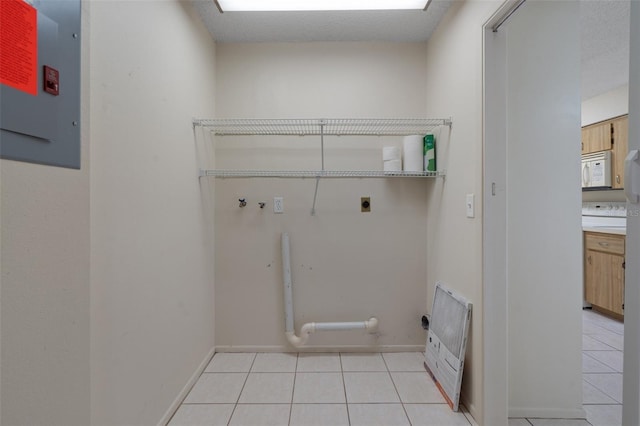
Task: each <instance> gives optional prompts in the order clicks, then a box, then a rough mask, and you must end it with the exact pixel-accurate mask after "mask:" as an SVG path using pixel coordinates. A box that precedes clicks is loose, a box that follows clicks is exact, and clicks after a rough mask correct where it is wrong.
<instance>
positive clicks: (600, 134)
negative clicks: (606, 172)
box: [582, 120, 612, 154]
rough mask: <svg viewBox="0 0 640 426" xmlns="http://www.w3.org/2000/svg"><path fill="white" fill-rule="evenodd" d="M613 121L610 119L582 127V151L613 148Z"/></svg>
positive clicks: (588, 152)
mask: <svg viewBox="0 0 640 426" xmlns="http://www.w3.org/2000/svg"><path fill="white" fill-rule="evenodd" d="M611 131H612V123H611V121H610V120H608V121H603V122H600V123H595V124H591V125H589V126H585V127H583V128H582V153H583V154H590V153H592V152H598V151H606V150H609V149H611Z"/></svg>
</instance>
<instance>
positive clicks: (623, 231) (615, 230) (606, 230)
mask: <svg viewBox="0 0 640 426" xmlns="http://www.w3.org/2000/svg"><path fill="white" fill-rule="evenodd" d="M582 230H583V231H585V232H600V233H601V234H616V235H627V228H626V227H622V226H619V227H613V226H612V227H608V226H583V227H582Z"/></svg>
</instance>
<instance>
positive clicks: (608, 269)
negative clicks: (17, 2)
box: [584, 232, 625, 318]
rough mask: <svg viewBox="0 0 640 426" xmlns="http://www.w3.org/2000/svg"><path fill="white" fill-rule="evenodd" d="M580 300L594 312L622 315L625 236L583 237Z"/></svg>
mask: <svg viewBox="0 0 640 426" xmlns="http://www.w3.org/2000/svg"><path fill="white" fill-rule="evenodd" d="M584 240H585V241H584V242H585V250H584V296H585V300H586V301H587V302H589V303H591V305H592V306H593V308H594V309H597V310H603V311H604V312H606V313H611V314H613V316H615V317H618V318H622V316H623V314H624V261H625V260H624V249H625V236H624V235H615V234H603V233H598V232H585V233H584Z"/></svg>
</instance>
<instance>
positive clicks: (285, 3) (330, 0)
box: [214, 0, 431, 12]
mask: <svg viewBox="0 0 640 426" xmlns="http://www.w3.org/2000/svg"><path fill="white" fill-rule="evenodd" d="M214 2H215V3H216V6H218V9H220V12H223V11H224V12H276V11H277V12H284V11H321V10H325V11H326V10H409V9H417V10H426V9H427V6H428V5H429V3H430V2H431V0H214Z"/></svg>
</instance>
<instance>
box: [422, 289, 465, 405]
mask: <svg viewBox="0 0 640 426" xmlns="http://www.w3.org/2000/svg"><path fill="white" fill-rule="evenodd" d="M471 306H472V305H471V302H469V301H467V300H466V299H465V298H464V297H462V296H460V295H458V294H456V293H455V292H454V291H452V290H450V289H448V288H447V287H446V286H445V285H444V284H443V283H441V282H437V283H436V289H435V295H434V298H433V308H432V310H431V318H430V323H429V332H428V334H427V346H426V350H425V366H426V367H427V371H428V372H429V373H430V374H431V377H433V380H434V381H435V382H436V385H437V386H438V389H440V392H442V395H443V396H444V397H445V399H446V400H447V403H448V404H449V406H450V407H451V409H452V410H453V411H458V403H459V400H460V386H461V384H462V371H463V368H464V355H465V350H466V347H467V334H468V330H469V322H470V320H471Z"/></svg>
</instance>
